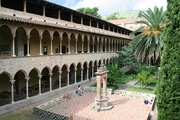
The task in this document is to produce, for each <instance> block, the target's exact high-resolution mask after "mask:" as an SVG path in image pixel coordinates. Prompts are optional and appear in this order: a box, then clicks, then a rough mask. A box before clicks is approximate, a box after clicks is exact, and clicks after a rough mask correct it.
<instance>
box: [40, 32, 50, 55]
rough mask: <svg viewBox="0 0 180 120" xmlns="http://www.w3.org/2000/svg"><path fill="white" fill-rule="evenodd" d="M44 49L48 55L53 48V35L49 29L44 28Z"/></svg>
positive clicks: (44, 53)
mask: <svg viewBox="0 0 180 120" xmlns="http://www.w3.org/2000/svg"><path fill="white" fill-rule="evenodd" d="M42 36H43V37H42V51H43V55H48V54H50V52H51V51H50V49H51V36H50V32H49V31H48V30H44V31H43V34H42Z"/></svg>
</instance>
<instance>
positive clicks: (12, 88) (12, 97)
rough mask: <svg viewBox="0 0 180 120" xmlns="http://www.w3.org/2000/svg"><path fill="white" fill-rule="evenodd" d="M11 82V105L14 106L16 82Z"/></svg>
mask: <svg viewBox="0 0 180 120" xmlns="http://www.w3.org/2000/svg"><path fill="white" fill-rule="evenodd" d="M10 82H11V100H12V101H11V103H12V104H13V103H14V83H15V80H10Z"/></svg>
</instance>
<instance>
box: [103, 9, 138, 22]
mask: <svg viewBox="0 0 180 120" xmlns="http://www.w3.org/2000/svg"><path fill="white" fill-rule="evenodd" d="M139 12H140V10H126V11H121V12H115V13H113V14H111V15H110V16H107V17H105V18H103V19H104V20H117V19H123V18H137V17H138V16H139Z"/></svg>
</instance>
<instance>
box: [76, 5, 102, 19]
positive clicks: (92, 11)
mask: <svg viewBox="0 0 180 120" xmlns="http://www.w3.org/2000/svg"><path fill="white" fill-rule="evenodd" d="M77 11H79V12H82V13H85V14H88V15H92V16H94V17H97V18H101V16H100V15H99V13H98V11H99V8H98V7H93V8H90V7H82V8H78V9H77Z"/></svg>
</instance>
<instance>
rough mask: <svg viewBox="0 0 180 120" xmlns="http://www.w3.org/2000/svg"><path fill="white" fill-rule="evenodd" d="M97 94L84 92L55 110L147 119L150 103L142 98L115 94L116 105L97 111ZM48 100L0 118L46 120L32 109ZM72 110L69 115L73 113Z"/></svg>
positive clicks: (87, 117) (92, 118)
mask: <svg viewBox="0 0 180 120" xmlns="http://www.w3.org/2000/svg"><path fill="white" fill-rule="evenodd" d="M134 82H135V81H133V83H134ZM133 83H132V84H133ZM127 86H131V83H128V84H127V85H125V87H127ZM120 89H121V87H120ZM95 95H96V93H88V92H87V93H84V94H83V96H78V97H75V98H73V99H71V100H69V101H68V102H67V103H66V104H63V106H59V107H57V108H56V109H54V110H53V111H54V112H57V113H58V112H61V114H66V115H67V112H64V113H63V112H62V111H61V109H62V108H63V107H64V109H66V110H68V111H71V112H73V113H74V120H147V116H148V111H149V109H150V105H145V104H144V103H143V100H142V99H136V98H126V97H121V96H120V95H115V94H113V95H111V96H109V101H110V102H111V103H112V104H113V105H114V107H113V108H112V109H111V110H107V111H100V112H95V111H93V110H92V103H93V102H94V97H95ZM56 97H58V96H56ZM54 98H55V97H54ZM50 99H52V98H50ZM47 101H48V100H45V101H41V102H39V103H36V104H33V105H31V106H28V107H26V108H22V109H20V110H17V111H15V112H12V113H8V114H6V115H3V116H0V120H7V119H8V120H16V116H18V115H19V117H18V120H32V119H34V120H44V118H40V117H39V116H36V115H33V114H32V109H33V107H35V106H37V105H39V104H42V103H44V102H47ZM77 106H79V107H77ZM71 112H70V114H69V116H70V115H72V114H71ZM24 113H25V114H24ZM23 114H24V115H23ZM156 119H157V109H156V107H155V110H154V111H153V112H152V119H151V120H156Z"/></svg>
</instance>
